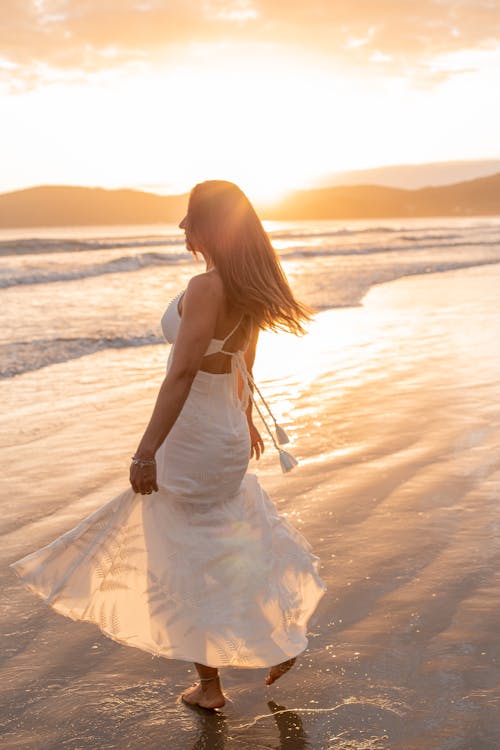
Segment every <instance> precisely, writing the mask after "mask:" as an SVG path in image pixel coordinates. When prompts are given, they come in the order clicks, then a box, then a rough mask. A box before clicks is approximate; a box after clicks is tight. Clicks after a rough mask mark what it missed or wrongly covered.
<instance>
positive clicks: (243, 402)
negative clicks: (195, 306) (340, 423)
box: [221, 349, 298, 473]
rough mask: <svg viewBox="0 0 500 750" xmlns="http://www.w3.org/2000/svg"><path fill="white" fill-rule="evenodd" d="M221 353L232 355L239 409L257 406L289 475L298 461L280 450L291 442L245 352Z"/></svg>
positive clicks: (285, 471)
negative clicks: (274, 432) (273, 431)
mask: <svg viewBox="0 0 500 750" xmlns="http://www.w3.org/2000/svg"><path fill="white" fill-rule="evenodd" d="M221 351H222V352H223V353H224V354H230V355H231V374H232V378H233V382H232V385H233V394H234V397H235V399H236V402H237V404H238V405H239V408H240V409H241V411H246V410H247V407H248V403H249V400H251V401H252V403H253V405H254V406H255V408H256V410H257V413H258V415H259V417H260V418H261V420H262V422H263V424H264V426H265V428H266V430H267V432H268V433H269V437H270V438H271V440H272V442H273V445H274V447H275V448H276V450H277V451H278V453H279V457H280V465H281V470H282V471H283V473H287V472H289V471H291V470H292V469H293V468H294V466H297V464H298V461H297V459H296V458H294V456H292V454H291V453H289V452H288V451H285V450H283V448H280V445H284V444H285V443H289V442H290V440H289V438H288V435H287V434H286V432H285V430H284V429H283V427H281V425H279V424H278V422H277V421H276V418H275V416H274V414H273V413H272V411H271V408H270V406H269V404H268V403H267V401H266V399H265V398H264V396H263V395H262V393H261V392H260V389H259V387H258V385H257V384H256V382H255V380H254V379H253V377H252V376H251V375H250V373H249V371H248V368H247V363H246V362H245V357H244V353H243V351H242V350H241V349H240V350H239V351H237V352H227V351H224V350H221ZM238 370H239V371H240V374H241V379H242V381H243V391H242V393H241V397H240V398H239V399H238ZM252 386H253V388H254V389H255V391H256V392H257V393H258V394H259V396H260V398H261V399H262V402H263V404H264V406H265V407H266V409H267V411H268V413H269V416H270V417H271V419H272V420H273V422H274V428H275V431H276V437H274V435H273V433H272V431H271V429H270V427H269V425H268V423H267V421H266V419H265V418H264V415H263V414H262V411H261V409H260V407H259V405H258V403H257V402H256V400H255V397H254V394H253V391H252Z"/></svg>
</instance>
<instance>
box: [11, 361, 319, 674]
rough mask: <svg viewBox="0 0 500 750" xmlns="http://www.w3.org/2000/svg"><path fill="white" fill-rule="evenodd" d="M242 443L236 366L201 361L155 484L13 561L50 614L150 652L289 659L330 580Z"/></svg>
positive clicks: (199, 658) (223, 660)
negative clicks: (226, 370) (210, 367)
mask: <svg viewBox="0 0 500 750" xmlns="http://www.w3.org/2000/svg"><path fill="white" fill-rule="evenodd" d="M249 454H250V444H249V432H248V426H247V422H246V416H245V414H244V412H242V411H241V409H240V408H239V407H238V405H237V403H236V401H235V398H234V393H233V388H232V381H231V375H230V374H229V375H215V374H211V373H206V372H203V371H199V372H198V373H197V375H196V377H195V379H194V381H193V385H192V387H191V390H190V393H189V395H188V398H187V399H186V402H185V403H184V406H183V408H182V411H181V413H180V415H179V417H178V419H177V420H176V422H175V424H174V426H173V428H172V430H171V431H170V433H169V434H168V436H167V438H166V439H165V440H164V442H163V444H162V445H161V446H160V448H159V450H158V451H157V454H156V459H157V467H158V486H159V491H158V492H153V494H152V495H139V494H135V493H134V491H133V490H132V489H127V490H125V491H124V492H122V493H120V494H119V495H117V496H116V497H114V498H113V499H112V500H109V501H108V502H107V503H105V504H104V505H102V506H101V507H100V508H98V509H97V510H96V511H95V512H94V513H92V514H90V515H89V516H87V517H86V518H84V519H83V520H82V521H81V522H80V523H79V524H78V525H77V526H75V527H74V528H73V529H71V530H70V531H68V532H66V533H65V534H63V535H62V536H60V537H58V538H57V539H55V540H54V541H53V542H51V543H50V544H48V545H46V546H45V547H42V548H40V549H38V550H36V551H34V552H32V553H31V554H28V555H26V556H25V557H23V558H21V559H20V560H17V561H15V562H13V563H11V564H10V567H12V568H13V570H14V571H15V572H16V573H17V575H18V576H19V577H20V578H21V580H22V581H23V583H24V585H25V586H27V587H28V588H29V589H30V590H31V591H32V592H33V593H35V594H37V595H38V596H40V597H42V599H43V601H44V602H45V603H46V604H48V605H50V606H51V607H52V608H53V609H54V610H55V611H57V612H59V613H61V614H63V615H65V616H67V617H70V618H72V619H73V620H81V621H88V622H93V623H95V624H96V625H98V626H99V628H100V629H101V631H102V632H103V633H104V634H105V635H107V636H108V637H110V638H112V639H113V640H115V641H117V642H119V643H123V644H126V645H128V646H135V647H137V648H140V649H142V650H144V651H147V652H149V653H152V654H155V655H157V656H164V657H167V658H171V659H181V660H186V661H190V662H194V661H196V662H199V663H201V664H206V665H208V666H211V667H224V666H235V667H268V666H271V665H273V664H278V663H279V662H281V661H284V660H285V659H288V658H290V657H292V656H297V655H298V654H299V653H301V652H302V651H303V650H304V649H305V648H306V647H307V645H308V639H307V635H306V633H307V623H308V620H309V618H310V617H311V615H312V613H313V612H314V610H315V609H316V607H317V604H318V602H319V600H320V599H321V597H322V596H323V594H324V593H325V591H326V586H325V584H324V582H323V581H322V579H321V578H320V576H319V558H318V557H317V556H316V555H314V554H313V552H312V548H311V545H310V544H309V542H308V541H307V540H306V539H305V538H304V537H303V536H302V534H300V532H299V531H298V530H297V529H296V528H295V527H294V526H293V525H292V524H290V523H289V521H288V520H287V519H286V518H285V517H284V516H283V515H281V514H279V513H278V511H277V509H276V507H275V505H274V504H273V503H272V502H271V500H270V498H269V496H268V495H267V493H266V492H265V490H264V489H263V488H262V486H261V485H260V483H259V481H258V479H257V477H256V476H255V475H254V474H252V473H249V472H247V468H248V461H249Z"/></svg>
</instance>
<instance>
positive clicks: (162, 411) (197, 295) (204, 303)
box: [130, 273, 223, 494]
mask: <svg viewBox="0 0 500 750" xmlns="http://www.w3.org/2000/svg"><path fill="white" fill-rule="evenodd" d="M222 293H223V290H222V285H221V282H220V280H219V279H217V278H216V277H214V276H213V275H212V274H210V275H209V274H206V273H204V274H200V275H198V276H193V278H192V279H191V280H190V281H189V283H188V285H187V287H186V291H185V293H184V297H183V300H182V317H181V322H180V325H179V331H178V334H177V338H176V341H175V349H174V353H173V356H172V361H171V363H170V367H169V369H168V372H167V375H166V376H165V379H164V381H163V383H162V384H161V387H160V390H159V393H158V396H157V399H156V404H155V407H154V409H153V413H152V415H151V419H150V420H149V424H148V426H147V427H146V430H145V432H144V435H143V437H142V440H141V441H140V443H139V446H138V448H137V451H136V456H137V457H138V458H139V459H146V460H151V459H153V458H154V456H155V453H156V451H157V450H158V448H159V447H160V445H161V444H162V443H163V441H164V440H165V438H166V437H167V435H168V433H169V432H170V430H171V429H172V427H173V425H174V423H175V421H176V419H177V417H178V416H179V414H180V412H181V409H182V407H183V405H184V402H185V400H186V398H187V396H188V394H189V391H190V389H191V385H192V382H193V379H194V377H195V375H196V373H197V372H198V370H199V367H200V364H201V360H202V358H203V356H204V354H205V352H206V350H207V347H208V345H209V343H210V340H211V338H212V336H213V332H214V330H215V324H216V321H217V311H218V309H219V305H220V302H221V299H222ZM130 483H131V485H132V488H133V489H134V491H135V492H140V493H141V494H149V493H150V491H151V490H158V485H157V482H156V467H155V466H154V464H153V465H147V466H144V467H140V466H139V465H137V464H132V466H131V468H130Z"/></svg>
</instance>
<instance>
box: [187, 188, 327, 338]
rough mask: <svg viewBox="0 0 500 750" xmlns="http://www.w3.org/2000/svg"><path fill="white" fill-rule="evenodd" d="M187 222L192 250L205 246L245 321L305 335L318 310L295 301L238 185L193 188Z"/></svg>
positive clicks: (265, 234)
mask: <svg viewBox="0 0 500 750" xmlns="http://www.w3.org/2000/svg"><path fill="white" fill-rule="evenodd" d="M187 223H188V227H189V233H190V237H192V238H193V240H194V242H193V249H194V251H196V247H197V246H198V248H200V247H202V248H203V249H204V250H205V252H206V253H207V254H208V255H209V256H210V258H211V259H212V261H213V263H214V265H215V266H216V268H217V270H218V271H219V274H220V276H221V278H222V282H223V285H224V291H225V293H226V296H227V299H228V302H229V303H230V304H231V305H233V306H234V307H235V308H236V309H238V310H240V311H241V312H242V313H244V314H246V316H247V320H248V318H249V319H250V321H251V322H252V323H253V324H256V325H258V327H259V328H262V329H266V328H267V329H270V330H274V331H276V330H282V331H288V332H290V333H294V334H295V335H301V334H304V333H306V330H305V328H304V326H303V322H305V321H309V320H312V317H313V314H314V313H315V312H316V311H315V310H314V309H313V308H312V307H309V306H308V305H306V304H304V303H302V302H299V301H298V300H297V299H296V298H295V296H294V294H293V292H292V290H291V289H290V286H289V284H288V281H287V278H286V276H285V273H284V271H283V269H282V267H281V263H280V261H279V258H278V255H277V253H276V250H275V249H274V247H273V245H272V243H271V240H270V239H269V236H268V234H267V232H266V231H265V229H264V227H263V226H262V222H261V221H260V219H259V217H258V216H257V213H256V211H255V209H254V207H253V206H252V204H251V203H250V201H249V199H248V198H247V196H246V195H245V193H244V192H243V191H242V190H241V189H240V188H239V187H238V186H237V185H235V184H234V183H233V182H227V181H226V180H206V181H205V182H200V183H198V184H197V185H195V187H194V188H193V189H192V191H191V193H190V196H189V204H188V212H187ZM195 254H196V253H195ZM250 321H248V322H250Z"/></svg>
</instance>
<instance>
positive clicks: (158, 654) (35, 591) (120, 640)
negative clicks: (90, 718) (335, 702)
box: [8, 562, 326, 669]
mask: <svg viewBox="0 0 500 750" xmlns="http://www.w3.org/2000/svg"><path fill="white" fill-rule="evenodd" d="M8 567H9V568H12V570H13V571H14V572H15V574H16V575H17V576H18V578H19V579H20V581H21V582H22V584H23V586H25V587H26V588H27V589H29V590H30V591H31V592H32V593H33V594H36V596H37V597H39V598H40V599H41V600H42V601H43V603H44V604H46V605H47V606H48V607H50V609H52V610H54V612H57V613H58V614H60V615H63V616H64V617H68V618H69V619H71V620H72V621H73V622H86V623H89V624H90V625H95V627H96V628H97V629H98V630H99V632H100V633H102V635H104V636H105V637H106V638H109V639H110V640H112V641H114V642H115V643H118V644H120V645H121V646H130V647H132V648H137V649H139V651H144V652H146V653H148V654H151V656H153V657H162V658H164V659H172V660H174V661H187V662H190V663H193V664H194V662H197V663H198V664H204V662H203V661H200V660H199V659H197V658H195V657H188V656H168V655H167V654H165V653H162V652H161V650H160V649H158V650H153V649H152V648H150V647H147V646H145V645H138V644H136V643H132V642H131V641H127V640H125V639H124V638H119V637H118V636H116V635H112V634H111V633H109V632H108V631H107V630H103V628H101V626H100V625H99V623H98V622H96V621H95V620H91V619H89V618H85V617H78V616H75V615H74V614H72V612H71V610H70V609H67V608H65V607H64V606H61V605H57V603H50V602H48V601H47V598H46V597H45V596H44V594H43V593H42V592H41V591H40V590H39V589H37V588H36V587H35V586H34V585H33V584H32V583H29V582H28V581H26V580H25V579H24V577H23V575H22V573H21V571H20V570H19V569H18V567H17V563H15V562H14V563H10V564H9V565H8ZM325 591H326V589H325V590H324V591H323V594H324V593H325ZM323 594H322V595H323ZM322 595H321V596H320V597H319V598H318V601H317V602H316V605H315V607H314V609H313V610H312V612H311V614H313V613H314V610H315V609H316V607H317V605H318V604H319V602H320V600H321V598H322ZM306 641H307V642H306V645H305V646H304V647H302V648H301V649H300V651H298V652H297V653H295V654H287V653H285V652H283V661H285V660H286V659H292V658H294V657H297V656H299V655H300V654H302V653H303V652H304V651H305V650H306V649H307V648H308V646H309V640H308V639H307V637H306ZM278 663H279V661H276V660H273V661H272V662H270V663H269V664H235V663H230V664H227V663H226V664H206V665H205V666H207V667H211V668H212V669H224V668H231V667H235V668H237V669H268V668H269V667H272V666H275V665H276V664H278Z"/></svg>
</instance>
